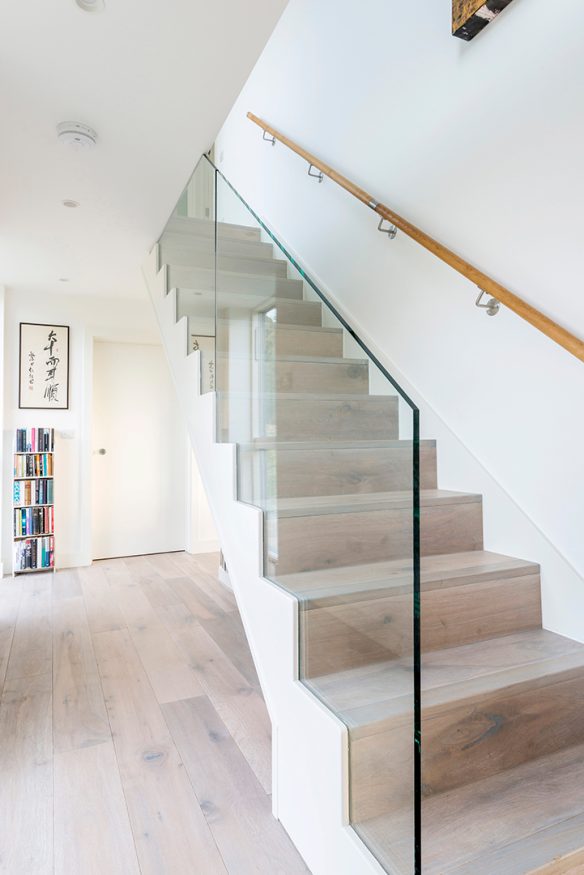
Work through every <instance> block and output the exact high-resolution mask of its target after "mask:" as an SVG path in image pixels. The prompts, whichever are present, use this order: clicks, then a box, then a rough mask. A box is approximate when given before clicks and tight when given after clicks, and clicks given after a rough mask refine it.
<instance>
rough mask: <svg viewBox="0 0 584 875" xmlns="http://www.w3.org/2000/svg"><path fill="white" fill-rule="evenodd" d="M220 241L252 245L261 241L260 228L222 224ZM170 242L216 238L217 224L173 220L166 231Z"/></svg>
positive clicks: (205, 221)
mask: <svg viewBox="0 0 584 875" xmlns="http://www.w3.org/2000/svg"><path fill="white" fill-rule="evenodd" d="M217 228H218V234H219V237H220V240H244V241H251V242H252V243H259V242H260V241H261V232H260V229H259V228H253V227H251V226H249V227H247V226H246V225H228V224H225V223H223V222H221V223H220V224H219V225H218V226H217ZM167 235H168V238H169V239H170V240H181V239H182V240H184V239H187V240H188V239H189V238H191V237H210V238H212V239H214V238H215V222H212V221H207V220H205V219H186V218H181V217H177V218H174V219H171V220H170V222H169V223H168V225H167V226H166V228H165V230H164V236H165V238H166V237H167Z"/></svg>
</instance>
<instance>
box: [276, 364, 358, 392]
mask: <svg viewBox="0 0 584 875" xmlns="http://www.w3.org/2000/svg"><path fill="white" fill-rule="evenodd" d="M264 373H265V389H266V391H267V392H296V393H300V392H302V393H307V394H310V393H315V394H322V393H323V392H326V393H335V392H338V393H341V394H344V395H358V394H361V395H367V393H368V391H369V367H368V365H367V362H364V363H363V364H356V363H347V364H340V363H334V364H333V363H331V362H291V361H285V360H284V361H278V360H273V359H272V360H269V361H267V362H266V363H265V370H264Z"/></svg>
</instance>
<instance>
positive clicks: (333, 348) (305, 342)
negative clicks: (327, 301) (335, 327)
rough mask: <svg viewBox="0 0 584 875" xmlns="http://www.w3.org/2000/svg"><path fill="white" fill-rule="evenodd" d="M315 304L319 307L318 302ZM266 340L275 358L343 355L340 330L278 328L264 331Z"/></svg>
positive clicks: (333, 356) (335, 356)
mask: <svg viewBox="0 0 584 875" xmlns="http://www.w3.org/2000/svg"><path fill="white" fill-rule="evenodd" d="M317 306H319V307H320V304H318V305H317ZM266 334H267V337H268V342H269V343H270V346H271V348H272V349H273V354H274V356H275V357H276V358H277V357H278V356H282V355H310V356H330V357H331V358H341V357H342V355H343V333H342V331H340V330H339V331H303V330H302V329H301V328H298V329H295V328H278V326H275V327H274V328H272V329H269V330H268V331H266Z"/></svg>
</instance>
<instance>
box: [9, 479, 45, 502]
mask: <svg viewBox="0 0 584 875" xmlns="http://www.w3.org/2000/svg"><path fill="white" fill-rule="evenodd" d="M53 492H54V490H53V480H48V479H42V480H15V481H14V484H13V497H14V504H15V505H17V504H20V505H31V504H52V503H53Z"/></svg>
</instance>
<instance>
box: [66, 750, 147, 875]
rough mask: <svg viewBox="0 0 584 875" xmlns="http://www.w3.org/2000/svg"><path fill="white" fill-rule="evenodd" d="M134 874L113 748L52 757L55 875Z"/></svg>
mask: <svg viewBox="0 0 584 875" xmlns="http://www.w3.org/2000/svg"><path fill="white" fill-rule="evenodd" d="M73 872H74V873H75V875H101V873H105V872H107V873H108V875H140V868H139V865H138V857H137V855H136V848H135V846H134V837H133V835H132V830H131V827H130V821H129V818H128V811H127V808H126V801H125V799H124V793H123V790H122V783H121V780H120V773H119V771H118V764H117V760H116V756H115V753H114V747H113V744H112V742H111V740H110V741H108V742H107V743H105V744H96V745H93V747H86V748H80V749H79V750H70V751H66V752H64V753H58V754H57V755H56V756H55V875H71V873H73Z"/></svg>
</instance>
